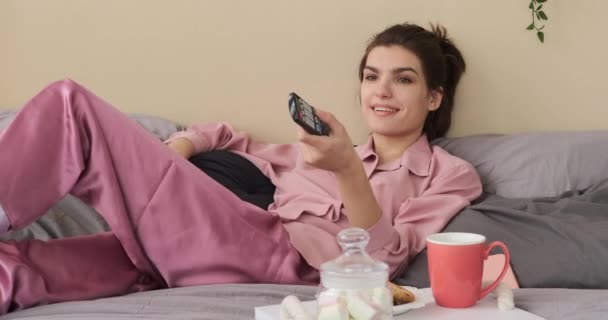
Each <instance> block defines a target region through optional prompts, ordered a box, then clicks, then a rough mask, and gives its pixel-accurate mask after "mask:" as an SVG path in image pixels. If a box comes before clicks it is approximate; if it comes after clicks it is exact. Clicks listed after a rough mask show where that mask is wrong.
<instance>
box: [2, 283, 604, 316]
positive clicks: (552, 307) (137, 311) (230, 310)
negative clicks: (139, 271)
mask: <svg viewBox="0 0 608 320" xmlns="http://www.w3.org/2000/svg"><path fill="white" fill-rule="evenodd" d="M316 290H317V288H316V287H309V286H293V285H268V284H224V285H206V286H195V287H187V288H176V289H164V290H157V291H149V292H142V293H135V294H131V295H127V296H123V297H114V298H104V299H98V300H93V301H80V302H65V303H59V304H52V305H46V306H40V307H36V308H32V309H27V310H23V311H20V312H15V313H12V314H8V315H5V316H3V317H0V319H2V320H4V319H30V320H35V319H46V320H56V319H83V320H85V319H86V320H96V319H214V320H216V319H225V320H230V319H233V320H244V319H253V318H254V308H255V307H256V306H264V305H270V304H277V303H280V302H281V300H282V299H283V297H285V296H287V295H290V294H294V295H296V296H298V297H299V298H300V299H302V300H303V301H304V300H312V299H314V294H315V293H316ZM514 293H515V304H516V306H517V307H518V308H520V309H523V310H527V311H529V312H532V313H534V314H537V315H539V316H541V317H544V318H546V319H550V320H587V319H589V320H590V319H594V320H601V319H608V305H607V304H606V301H608V290H582V289H517V290H515V292H514ZM488 299H493V297H489V298H488ZM395 319H407V313H406V314H403V315H400V316H397V317H396V318H395Z"/></svg>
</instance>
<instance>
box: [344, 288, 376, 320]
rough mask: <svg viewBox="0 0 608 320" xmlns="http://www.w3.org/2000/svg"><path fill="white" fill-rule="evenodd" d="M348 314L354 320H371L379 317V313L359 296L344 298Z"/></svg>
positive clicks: (352, 295)
mask: <svg viewBox="0 0 608 320" xmlns="http://www.w3.org/2000/svg"><path fill="white" fill-rule="evenodd" d="M346 306H347V308H348V312H349V313H350V315H351V316H352V317H353V318H354V319H355V320H372V319H374V318H375V317H376V316H378V315H379V311H378V310H377V309H376V308H374V306H372V305H371V304H370V301H367V300H365V299H364V298H363V297H362V296H361V295H360V294H349V295H348V296H347V297H346Z"/></svg>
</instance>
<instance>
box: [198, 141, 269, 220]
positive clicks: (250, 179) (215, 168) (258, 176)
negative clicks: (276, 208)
mask: <svg viewBox="0 0 608 320" xmlns="http://www.w3.org/2000/svg"><path fill="white" fill-rule="evenodd" d="M189 160H190V162H192V163H193V164H194V165H195V166H197V167H198V168H199V169H201V170H203V171H204V172H205V173H206V174H207V175H208V176H210V177H211V178H213V179H214V180H215V181H217V182H219V183H220V184H222V185H223V186H224V187H226V188H227V189H228V190H230V191H232V192H233V193H234V194H235V195H237V196H238V197H239V198H241V199H242V200H243V201H247V202H249V203H252V204H254V205H256V206H258V207H260V208H262V209H268V206H269V205H270V204H271V203H272V202H273V196H274V190H275V186H274V185H273V184H272V182H271V181H270V179H268V177H266V176H265V175H264V174H263V173H262V172H261V171H260V169H258V168H257V167H256V166H255V165H253V163H251V162H250V161H249V160H247V159H245V158H244V157H242V156H240V155H238V154H236V153H233V152H230V151H225V150H214V151H208V152H202V153H199V154H196V155H194V156H192V157H191V158H190V159H189Z"/></svg>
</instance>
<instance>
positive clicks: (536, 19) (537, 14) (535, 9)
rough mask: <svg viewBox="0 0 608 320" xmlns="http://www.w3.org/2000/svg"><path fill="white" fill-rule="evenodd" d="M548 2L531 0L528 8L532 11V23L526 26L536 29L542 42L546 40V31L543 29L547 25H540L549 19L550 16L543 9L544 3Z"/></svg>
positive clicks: (545, 0)
mask: <svg viewBox="0 0 608 320" xmlns="http://www.w3.org/2000/svg"><path fill="white" fill-rule="evenodd" d="M545 2H547V0H531V1H530V5H529V6H528V8H530V10H531V11H532V23H531V24H530V25H529V26H528V28H526V29H527V30H532V31H536V36H537V37H538V40H539V41H540V42H542V43H544V42H545V33H544V32H543V31H542V30H543V29H544V28H545V25H544V24H543V25H542V26H539V25H540V24H541V23H542V21H547V20H549V18H548V17H547V14H546V13H545V12H544V11H543V4H544V3H545Z"/></svg>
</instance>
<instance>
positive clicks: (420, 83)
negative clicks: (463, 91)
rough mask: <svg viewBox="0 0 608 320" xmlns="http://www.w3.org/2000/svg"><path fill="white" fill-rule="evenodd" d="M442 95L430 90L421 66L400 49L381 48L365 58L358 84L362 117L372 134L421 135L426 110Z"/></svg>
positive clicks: (410, 53)
mask: <svg viewBox="0 0 608 320" xmlns="http://www.w3.org/2000/svg"><path fill="white" fill-rule="evenodd" d="M440 103H441V93H440V92H437V91H429V89H428V88H427V86H426V79H425V76H424V74H423V71H422V64H421V62H420V60H419V59H418V57H417V56H416V55H414V54H413V53H412V52H411V51H409V50H407V49H405V48H403V47H401V46H388V47H387V46H380V47H375V48H374V49H372V50H371V51H370V53H369V55H368V57H367V62H366V64H365V67H364V69H363V80H362V81H361V107H362V113H363V117H364V118H365V121H366V122H367V125H368V127H369V128H370V129H371V131H372V132H373V134H374V135H382V136H386V137H391V138H399V137H410V136H412V135H416V136H420V134H422V128H423V126H424V121H425V119H426V116H427V114H428V112H429V111H431V110H435V109H437V108H438V107H439V105H440Z"/></svg>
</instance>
